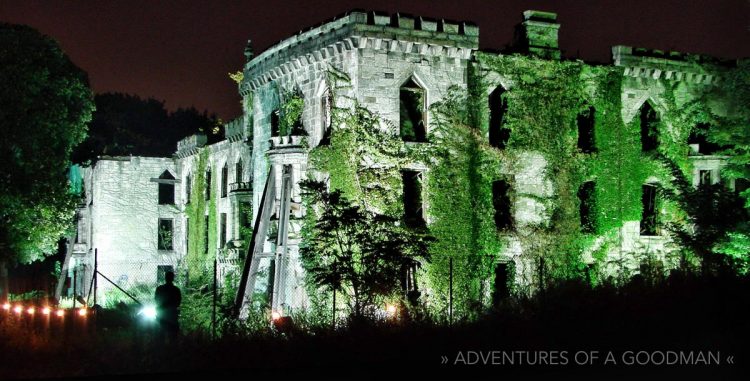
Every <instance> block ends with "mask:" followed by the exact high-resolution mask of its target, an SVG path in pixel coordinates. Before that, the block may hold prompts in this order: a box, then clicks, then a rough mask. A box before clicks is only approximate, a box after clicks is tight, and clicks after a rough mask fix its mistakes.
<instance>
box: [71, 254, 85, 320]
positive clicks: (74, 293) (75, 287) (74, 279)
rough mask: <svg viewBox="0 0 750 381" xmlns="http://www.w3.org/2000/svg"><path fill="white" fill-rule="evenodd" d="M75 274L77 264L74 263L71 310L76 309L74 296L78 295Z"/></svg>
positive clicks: (76, 272)
mask: <svg viewBox="0 0 750 381" xmlns="http://www.w3.org/2000/svg"><path fill="white" fill-rule="evenodd" d="M77 274H78V264H77V263H76V267H74V268H73V309H75V308H76V297H77V296H78V295H76V294H77V293H78V284H77V282H76V280H77V279H76V278H77V277H76V275H77ZM84 287H85V286H84Z"/></svg>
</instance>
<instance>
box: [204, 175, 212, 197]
mask: <svg viewBox="0 0 750 381" xmlns="http://www.w3.org/2000/svg"><path fill="white" fill-rule="evenodd" d="M205 186H206V191H205V194H206V200H210V199H211V171H206V184H205Z"/></svg>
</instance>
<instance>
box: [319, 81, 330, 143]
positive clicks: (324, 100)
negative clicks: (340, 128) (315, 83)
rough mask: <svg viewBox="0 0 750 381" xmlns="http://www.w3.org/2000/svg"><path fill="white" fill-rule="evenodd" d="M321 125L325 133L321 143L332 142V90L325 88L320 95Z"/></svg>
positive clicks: (322, 135)
mask: <svg viewBox="0 0 750 381" xmlns="http://www.w3.org/2000/svg"><path fill="white" fill-rule="evenodd" d="M320 125H321V129H322V131H323V133H322V134H321V139H320V145H330V144H331V91H330V90H329V89H327V88H326V89H325V91H324V92H323V95H321V96H320Z"/></svg>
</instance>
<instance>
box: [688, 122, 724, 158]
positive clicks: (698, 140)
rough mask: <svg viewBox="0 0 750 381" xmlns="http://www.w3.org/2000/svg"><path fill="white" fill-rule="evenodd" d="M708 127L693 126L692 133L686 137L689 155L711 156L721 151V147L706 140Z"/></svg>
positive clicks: (702, 125) (703, 125) (701, 125)
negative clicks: (689, 149)
mask: <svg viewBox="0 0 750 381" xmlns="http://www.w3.org/2000/svg"><path fill="white" fill-rule="evenodd" d="M708 130H709V126H708V125H707V124H703V123H701V124H699V125H697V126H695V128H694V129H693V131H691V132H690V136H689V137H688V145H690V148H691V152H690V153H691V154H701V155H713V154H715V153H716V152H718V151H720V150H722V147H721V146H720V145H718V144H716V143H711V142H709V141H708V140H707V139H706V136H707V135H708Z"/></svg>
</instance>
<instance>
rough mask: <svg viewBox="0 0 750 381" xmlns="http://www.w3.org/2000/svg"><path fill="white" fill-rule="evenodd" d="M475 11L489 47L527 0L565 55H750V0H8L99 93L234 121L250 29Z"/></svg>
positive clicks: (10, 13) (3, 12)
mask: <svg viewBox="0 0 750 381" xmlns="http://www.w3.org/2000/svg"><path fill="white" fill-rule="evenodd" d="M356 8H359V9H364V10H379V11H385V12H388V13H395V12H403V13H409V14H412V15H419V16H426V17H431V18H445V19H452V20H469V21H473V22H475V23H477V24H478V25H479V28H480V34H479V37H480V47H481V48H482V49H501V48H503V47H504V46H505V45H506V44H508V43H509V42H510V40H511V38H512V35H513V28H514V26H515V25H516V24H517V23H518V22H519V21H520V19H521V12H523V11H524V10H526V9H539V10H546V11H554V12H557V13H558V20H559V21H560V23H561V24H562V27H561V29H560V46H561V49H562V50H563V54H564V56H566V57H580V58H582V59H584V60H587V61H597V62H609V60H610V46H612V45H618V44H622V45H631V46H639V47H648V48H654V49H662V50H677V51H682V52H691V53H706V54H710V55H714V56H718V57H724V58H736V57H750V1H747V0H708V1H703V0H627V1H625V0H610V1H583V0H570V1H480V0H465V1H458V0H452V1H443V0H432V1H427V0H419V1H417V0H409V1H395V0H394V1H390V0H388V1H386V0H384V1H354V0H345V1H343V0H337V1H329V2H322V1H314V0H306V1H267V2H261V1H228V0H213V1H208V0H204V1H163V0H162V1H155V0H154V1H132V0H128V1H117V2H115V1H65V2H62V1H61V2H52V1H29V0H0V21H3V22H10V23H18V24H27V25H30V26H32V27H34V28H37V29H38V30H40V31H41V32H43V33H45V34H48V35H50V36H52V37H54V38H55V39H56V40H57V41H58V42H59V43H60V44H61V45H62V47H63V49H64V50H65V51H66V52H67V53H68V55H69V56H70V57H71V58H72V59H73V61H74V62H75V63H76V64H77V65H78V66H80V67H81V68H82V69H83V70H85V71H87V72H88V73H89V79H90V81H91V85H92V87H93V89H94V91H95V92H110V91H117V92H125V93H131V94H137V95H139V96H141V97H144V98H146V97H154V98H156V99H159V100H163V101H165V102H166V105H167V107H168V108H170V109H174V108H177V107H180V106H183V107H188V106H195V107H196V108H198V109H199V110H204V109H205V110H209V111H211V112H216V113H217V114H218V115H219V116H220V117H221V118H223V119H225V120H227V119H231V118H233V117H236V116H238V115H239V114H240V112H241V109H240V97H239V95H238V93H237V87H236V85H235V83H234V82H232V81H231V80H230V79H229V77H228V76H227V73H229V72H234V71H237V70H239V69H240V68H241V67H242V65H243V61H244V56H243V54H242V52H243V49H244V47H245V43H246V41H247V39H252V40H253V43H254V46H255V52H256V54H258V53H260V52H261V51H263V50H264V49H266V48H268V47H269V46H271V45H272V44H274V43H276V42H278V41H279V40H281V39H284V38H287V37H290V36H291V35H293V34H294V33H296V32H298V31H299V30H301V29H306V28H308V27H310V26H312V25H316V24H319V23H321V22H323V21H325V20H328V19H331V18H333V17H334V16H336V15H338V14H341V13H344V12H346V11H349V10H352V9H356Z"/></svg>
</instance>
